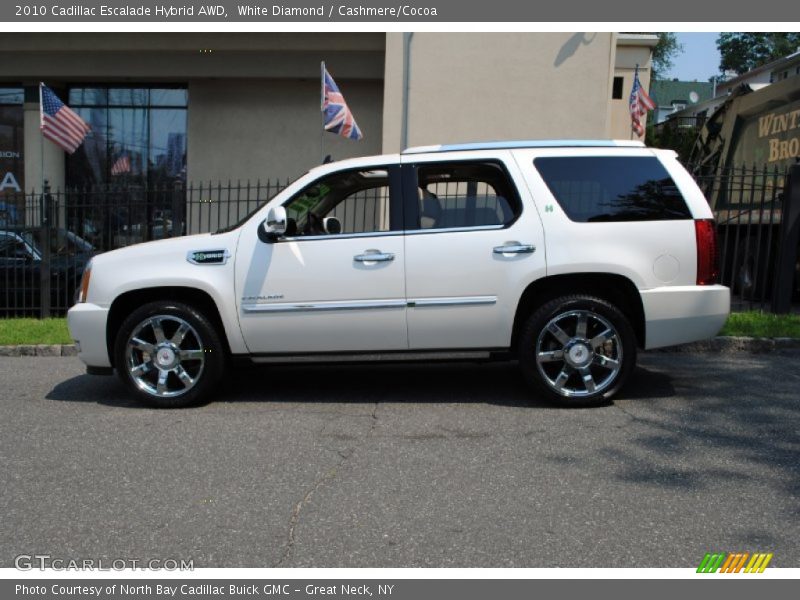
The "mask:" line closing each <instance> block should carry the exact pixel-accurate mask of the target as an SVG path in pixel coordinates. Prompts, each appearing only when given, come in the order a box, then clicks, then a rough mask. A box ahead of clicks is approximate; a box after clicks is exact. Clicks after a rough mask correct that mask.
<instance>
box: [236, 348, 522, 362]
mask: <svg viewBox="0 0 800 600" xmlns="http://www.w3.org/2000/svg"><path fill="white" fill-rule="evenodd" d="M509 358H510V354H509V352H508V351H507V350H464V351H459V350H454V351H430V352H402V351H401V352H374V353H373V352H363V353H353V354H280V355H278V354H273V355H263V354H262V355H254V356H250V357H249V359H250V362H252V363H255V364H278V365H280V364H282V365H296V364H341V363H374V362H381V363H387V362H388V363H391V362H429V361H480V362H484V361H492V360H508V359H509Z"/></svg>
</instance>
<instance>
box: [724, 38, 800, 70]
mask: <svg viewBox="0 0 800 600" xmlns="http://www.w3.org/2000/svg"><path fill="white" fill-rule="evenodd" d="M717 48H718V49H719V53H720V63H719V70H720V72H721V73H723V74H724V73H726V72H728V71H734V72H735V73H736V74H737V75H741V74H742V73H746V72H747V71H750V70H752V69H755V68H756V67H760V66H761V65H764V64H766V63H768V62H771V61H773V60H776V59H778V58H781V57H782V56H786V55H788V54H792V53H793V52H797V50H800V33H796V32H772V33H736V32H727V33H720V34H719V37H718V38H717Z"/></svg>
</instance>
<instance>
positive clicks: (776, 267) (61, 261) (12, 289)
mask: <svg viewBox="0 0 800 600" xmlns="http://www.w3.org/2000/svg"><path fill="white" fill-rule="evenodd" d="M689 169H690V171H692V170H693V169H692V167H691V166H689ZM695 178H696V180H697V182H698V184H699V185H700V187H701V189H702V190H703V192H704V193H705V195H706V198H707V199H708V200H709V202H710V204H711V206H712V209H713V212H714V215H715V217H716V219H717V223H718V233H719V252H720V279H721V282H722V283H723V284H725V285H728V286H730V287H731V289H732V291H733V298H734V300H733V308H734V309H735V310H741V309H750V308H758V309H763V310H772V311H776V312H786V311H788V310H789V309H790V307H791V303H792V301H793V299H794V300H795V301H796V300H797V299H798V288H797V285H798V282H797V277H796V275H795V270H796V267H797V264H798V235H800V233H798V229H799V228H800V216H799V215H800V165H796V166H793V167H792V168H791V169H790V172H787V171H786V170H780V169H777V168H772V169H770V168H766V167H736V168H728V169H725V170H722V171H720V172H715V173H695ZM288 184H289V181H288V180H280V181H279V180H267V181H265V182H262V181H257V182H256V183H250V182H247V183H244V184H242V183H240V182H237V183H236V184H233V183H231V182H229V183H228V184H221V183H217V184H210V183H204V184H197V185H186V184H183V183H179V184H174V185H165V186H156V187H153V188H149V189H148V188H136V187H126V188H113V187H112V188H92V189H80V190H79V189H68V190H65V191H50V190H47V191H46V193H45V194H44V195H42V194H37V193H31V194H19V195H16V196H15V195H8V194H6V195H5V196H3V197H2V199H0V317H13V316H37V317H38V316H43V317H46V316H50V315H63V314H64V313H65V312H66V311H67V309H68V308H69V307H70V306H71V305H72V304H73V302H74V295H75V291H76V289H77V287H78V285H79V282H80V278H81V275H82V273H83V269H84V266H85V264H86V261H87V260H88V259H89V258H90V257H91V256H93V255H94V254H96V253H98V252H105V251H107V250H113V249H115V248H121V247H123V246H129V245H131V244H136V243H140V242H145V241H150V240H156V239H161V238H166V237H174V236H180V235H187V234H193V233H202V232H209V231H217V230H219V229H223V228H226V227H230V226H232V225H235V224H236V223H238V222H240V221H241V220H242V219H244V218H245V217H246V216H247V215H249V214H250V213H251V212H252V211H254V210H255V209H257V208H258V207H259V206H261V205H263V204H264V203H265V202H266V201H267V200H269V199H270V198H272V197H273V196H274V195H275V194H277V193H278V192H280V191H281V190H282V189H284V188H285V187H286V186H287V185H288ZM362 205H363V206H367V203H365V202H362ZM357 206H361V205H359V204H358V203H355V204H354V208H357ZM364 210H366V209H364ZM373 212H375V214H376V215H378V214H379V213H378V212H377V211H373ZM365 214H366V213H365ZM380 214H383V213H380ZM337 216H339V218H340V220H341V221H342V223H343V224H345V225H346V223H349V222H350V221H349V220H352V219H351V217H350V216H345V215H338V214H337ZM375 218H378V217H375ZM348 219H349V220H348ZM362 220H363V218H362ZM354 222H356V221H354Z"/></svg>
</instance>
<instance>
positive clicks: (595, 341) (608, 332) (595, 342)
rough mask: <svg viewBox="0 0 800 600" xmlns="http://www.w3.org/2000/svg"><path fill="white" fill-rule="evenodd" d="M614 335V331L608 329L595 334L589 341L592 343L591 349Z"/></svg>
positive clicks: (596, 347) (595, 348) (594, 348)
mask: <svg viewBox="0 0 800 600" xmlns="http://www.w3.org/2000/svg"><path fill="white" fill-rule="evenodd" d="M612 337H614V332H613V331H611V330H610V329H606V330H605V331H603V332H602V333H599V334H597V335H596V336H594V337H593V338H592V340H591V341H590V342H589V343H590V344H591V345H592V349H593V350H597V349H598V348H599V347H600V346H602V345H603V344H605V343H606V342H607V341H608V340H610V339H611V338H612Z"/></svg>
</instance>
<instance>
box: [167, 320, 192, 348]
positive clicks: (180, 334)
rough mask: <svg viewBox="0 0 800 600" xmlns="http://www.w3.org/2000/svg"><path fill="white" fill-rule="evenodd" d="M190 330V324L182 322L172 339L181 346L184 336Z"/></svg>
mask: <svg viewBox="0 0 800 600" xmlns="http://www.w3.org/2000/svg"><path fill="white" fill-rule="evenodd" d="M188 332H189V325H188V324H186V323H181V324H180V326H179V327H178V329H177V330H176V331H175V333H174V334H173V336H172V339H171V340H170V341H171V342H172V343H173V344H175V345H176V346H180V345H181V342H183V338H184V337H186V334H187V333H188Z"/></svg>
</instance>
